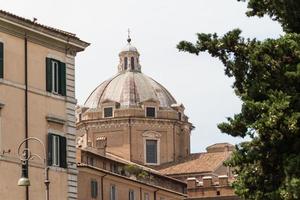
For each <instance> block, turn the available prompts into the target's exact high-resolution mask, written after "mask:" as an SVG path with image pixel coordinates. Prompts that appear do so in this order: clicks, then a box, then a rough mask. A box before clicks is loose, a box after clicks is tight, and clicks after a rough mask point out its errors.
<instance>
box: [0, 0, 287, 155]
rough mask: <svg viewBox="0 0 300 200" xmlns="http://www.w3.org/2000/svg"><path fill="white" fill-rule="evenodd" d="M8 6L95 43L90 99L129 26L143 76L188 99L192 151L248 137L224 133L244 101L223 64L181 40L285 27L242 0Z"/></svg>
mask: <svg viewBox="0 0 300 200" xmlns="http://www.w3.org/2000/svg"><path fill="white" fill-rule="evenodd" d="M0 2H1V9H3V10H6V11H9V12H12V13H14V14H17V15H20V16H23V17H26V18H29V19H33V17H35V18H37V19H38V22H39V23H42V24H46V25H49V26H53V27H56V28H59V29H62V30H65V31H69V32H73V33H76V34H77V36H79V37H80V38H81V39H82V40H84V41H87V42H90V43H91V46H90V47H88V48H87V49H86V51H84V52H82V53H79V54H78V56H77V57H76V97H77V99H78V103H79V104H83V103H84V101H85V100H86V98H87V97H88V95H89V94H90V93H91V91H92V90H93V89H94V88H95V87H96V86H97V85H99V84H100V83H101V82H103V81H104V80H106V79H108V78H110V77H111V76H113V75H114V74H115V73H116V72H117V64H118V60H119V59H118V53H119V51H120V49H121V48H122V47H123V46H125V45H126V38H127V29H128V28H130V29H131V37H132V44H133V45H135V46H136V47H137V48H138V50H139V52H140V54H141V57H140V61H141V65H142V71H143V73H145V74H147V75H148V76H150V77H152V78H154V79H155V80H156V81H158V82H159V83H161V84H162V85H164V86H165V87H166V88H167V89H168V90H169V91H170V92H171V94H172V95H173V96H174V97H175V99H176V100H177V102H179V103H183V104H184V106H185V108H186V111H185V113H186V114H187V115H188V116H189V118H190V122H192V123H193V124H194V126H195V127H196V128H195V130H194V131H193V132H192V138H191V145H192V151H193V152H198V151H205V147H207V146H208V145H211V144H214V143H217V142H230V143H232V144H236V143H238V142H240V141H242V140H241V139H240V138H233V137H230V136H227V135H225V134H222V133H220V131H219V130H218V129H217V124H218V123H220V122H222V121H225V118H226V117H228V116H232V115H233V114H234V113H238V112H239V110H240V105H241V102H240V101H239V99H238V98H237V97H236V96H235V95H234V93H233V90H232V88H231V85H232V80H231V79H229V78H227V77H226V76H225V75H224V67H223V65H222V64H221V63H220V62H219V61H218V60H217V59H215V58H211V57H210V56H209V55H208V54H201V55H200V56H194V55H190V54H188V53H182V52H178V50H177V49H176V48H175V47H176V44H177V43H178V42H179V41H181V40H189V41H195V39H196V37H195V33H196V32H204V33H212V32H217V33H218V34H224V33H226V32H227V31H229V30H231V29H233V28H241V29H242V30H243V33H242V34H243V36H245V37H257V38H258V39H264V38H267V37H272V38H276V37H278V36H279V35H280V34H281V33H282V32H281V28H280V26H279V25H278V24H277V23H276V22H273V21H271V20H270V19H268V18H264V19H258V18H248V17H246V16H245V14H244V13H245V11H246V3H241V2H237V1H236V0H151V1H150V0H147V1H146V0H106V1H104V0H97V1H96V0H94V1H93V0H85V1H82V0H51V1H50V0H48V1H43V0H26V1H24V0H9V1H7V0H0Z"/></svg>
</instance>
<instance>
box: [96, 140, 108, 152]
mask: <svg viewBox="0 0 300 200" xmlns="http://www.w3.org/2000/svg"><path fill="white" fill-rule="evenodd" d="M106 145H107V138H106V137H105V136H100V137H98V138H97V139H96V149H97V151H98V153H99V154H100V155H105V153H106Z"/></svg>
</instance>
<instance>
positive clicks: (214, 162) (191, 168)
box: [158, 151, 231, 175]
mask: <svg viewBox="0 0 300 200" xmlns="http://www.w3.org/2000/svg"><path fill="white" fill-rule="evenodd" d="M230 154H231V151H224V152H214V153H195V154H191V155H190V156H189V157H188V158H186V159H183V160H181V161H179V162H176V163H171V164H167V165H165V166H162V167H161V168H160V169H159V170H158V171H159V172H161V173H162V174H165V175H175V174H195V173H197V174H198V173H199V174H200V173H205V172H214V171H215V170H216V169H217V168H218V167H219V166H221V165H222V164H223V162H224V161H225V160H227V159H228V158H229V156H230Z"/></svg>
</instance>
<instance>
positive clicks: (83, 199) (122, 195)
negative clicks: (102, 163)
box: [78, 167, 184, 200]
mask: <svg viewBox="0 0 300 200" xmlns="http://www.w3.org/2000/svg"><path fill="white" fill-rule="evenodd" d="M102 176H104V178H103V188H104V190H103V197H104V198H103V199H104V200H107V199H109V197H110V196H109V195H110V186H111V185H112V184H113V185H115V186H116V188H117V199H118V200H127V199H128V195H129V194H128V192H129V190H130V189H131V190H134V193H135V200H143V199H144V193H145V192H146V193H148V194H149V197H150V199H154V191H157V190H158V188H155V187H152V186H150V185H145V184H142V183H138V182H135V181H133V180H130V179H124V178H122V177H118V176H113V175H110V174H106V173H105V172H99V171H96V170H93V169H87V168H85V167H79V174H78V194H79V196H78V200H87V199H92V200H94V199H93V198H91V188H90V187H91V180H96V181H97V182H98V197H97V198H96V199H97V200H102V199H101V192H102V191H101V177H102ZM140 192H142V198H140V194H141V193H140ZM156 197H157V198H156V199H157V200H159V199H160V198H161V197H163V198H164V199H165V200H182V199H184V197H183V196H181V195H177V194H175V193H172V192H168V191H166V190H158V191H157V194H156Z"/></svg>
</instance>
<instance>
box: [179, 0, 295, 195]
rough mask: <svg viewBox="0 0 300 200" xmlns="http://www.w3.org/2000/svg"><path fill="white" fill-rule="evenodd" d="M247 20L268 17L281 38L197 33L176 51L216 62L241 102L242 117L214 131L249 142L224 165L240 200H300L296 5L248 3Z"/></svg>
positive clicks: (276, 0)
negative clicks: (279, 28)
mask: <svg viewBox="0 0 300 200" xmlns="http://www.w3.org/2000/svg"><path fill="white" fill-rule="evenodd" d="M247 3H248V9H249V10H248V11H247V13H246V14H247V16H259V17H263V16H264V15H268V16H270V17H271V18H272V19H273V20H275V21H278V22H279V23H280V24H281V26H282V28H283V30H284V31H285V34H284V35H282V36H280V37H279V38H277V39H266V40H264V41H258V40H257V39H249V38H247V39H246V38H243V37H242V36H241V30H239V29H235V30H232V31H229V32H228V33H226V34H225V35H223V36H221V37H220V36H218V35H217V34H205V33H198V34H197V41H196V43H195V44H193V43H191V42H187V41H181V42H180V43H179V44H178V45H177V48H178V49H179V50H180V51H186V52H189V53H192V54H196V55H198V54H199V53H200V52H208V53H209V54H210V55H211V56H213V57H216V58H219V59H220V60H221V61H222V63H223V64H224V66H225V74H226V75H227V76H229V77H233V78H234V83H233V89H234V91H235V94H236V95H237V96H238V97H240V99H241V101H242V109H241V112H240V113H238V114H235V115H234V116H233V117H230V118H228V119H227V122H223V123H221V124H219V125H218V128H219V129H220V130H221V131H222V132H223V133H227V134H229V135H232V136H234V137H245V136H249V137H250V138H251V140H250V141H248V142H242V143H240V144H239V145H237V146H236V150H235V151H234V153H233V155H232V158H231V159H230V160H229V161H228V162H227V165H229V166H231V167H234V168H235V172H236V173H237V175H238V176H237V179H236V181H235V182H234V184H233V186H234V189H235V191H236V193H237V194H238V195H239V196H240V197H241V198H243V199H247V200H248V199H259V200H260V199H261V200H269V199H270V200H277V199H286V200H292V199H300V128H299V127H300V1H299V0H247Z"/></svg>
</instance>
